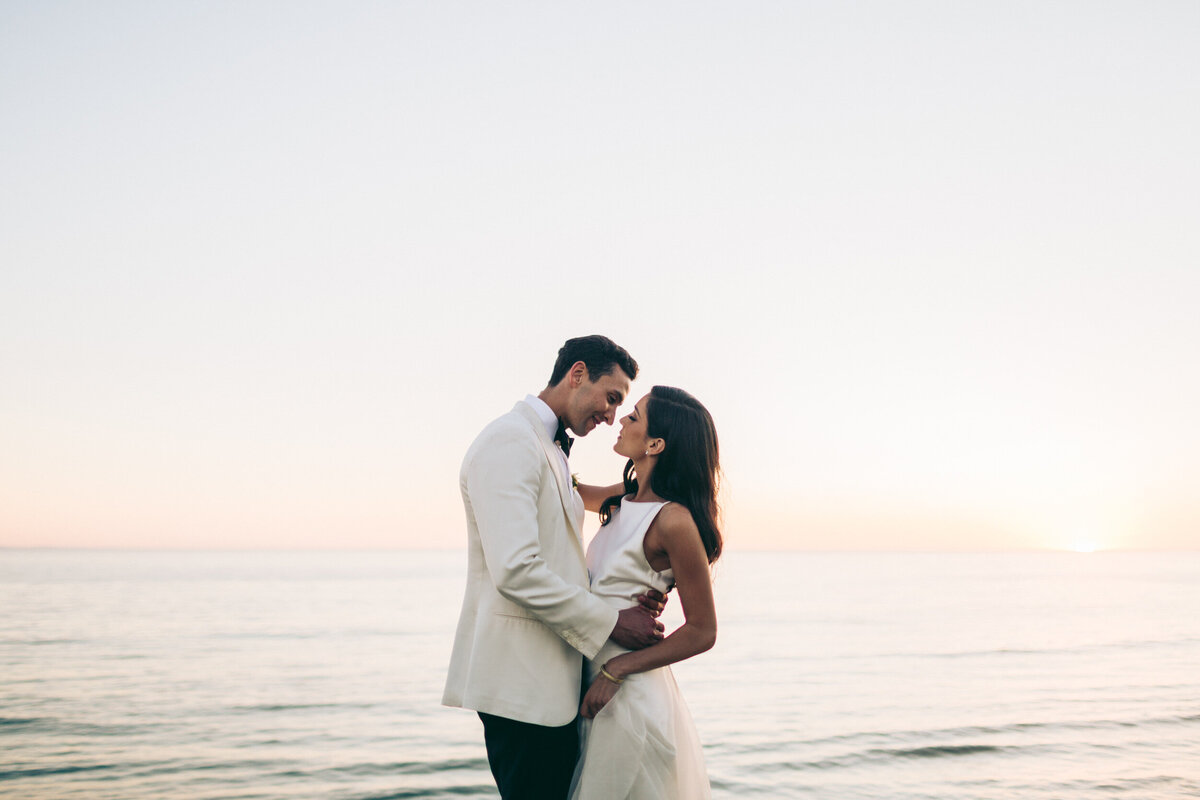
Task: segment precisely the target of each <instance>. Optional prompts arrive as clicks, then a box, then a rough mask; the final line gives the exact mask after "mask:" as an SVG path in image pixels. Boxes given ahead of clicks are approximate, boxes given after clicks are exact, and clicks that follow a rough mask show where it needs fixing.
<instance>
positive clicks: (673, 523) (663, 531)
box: [654, 503, 700, 549]
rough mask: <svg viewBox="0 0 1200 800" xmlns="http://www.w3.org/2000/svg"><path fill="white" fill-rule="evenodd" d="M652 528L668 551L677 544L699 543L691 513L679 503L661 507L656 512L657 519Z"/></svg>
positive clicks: (698, 534) (698, 530) (697, 529)
mask: <svg viewBox="0 0 1200 800" xmlns="http://www.w3.org/2000/svg"><path fill="white" fill-rule="evenodd" d="M654 527H655V529H656V532H657V533H658V535H659V536H660V537H661V539H660V540H661V541H662V542H663V544H664V545H665V546H666V547H667V548H668V549H670V547H671V545H672V544H675V543H677V542H679V543H681V542H685V541H686V542H699V541H700V529H699V528H697V527H696V521H695V520H693V519H692V512H690V511H688V510H687V506H684V505H680V504H679V503H667V504H666V505H665V506H663V508H662V510H661V511H659V512H658V518H657V519H655V520H654Z"/></svg>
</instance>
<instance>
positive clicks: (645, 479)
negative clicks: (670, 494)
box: [633, 458, 662, 503]
mask: <svg viewBox="0 0 1200 800" xmlns="http://www.w3.org/2000/svg"><path fill="white" fill-rule="evenodd" d="M641 462H642V463H640V464H639V463H638V462H637V461H634V462H633V470H634V473H635V474H636V475H637V482H638V490H637V494H635V495H634V496H633V502H635V503H656V502H658V501H659V500H662V498H661V497H659V496H658V495H656V494H655V493H654V490H653V489H651V488H650V473H652V472H654V466H653V465H652V464H651V463H650V459H649V458H643V459H641Z"/></svg>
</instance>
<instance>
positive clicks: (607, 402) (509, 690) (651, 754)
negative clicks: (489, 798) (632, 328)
mask: <svg viewBox="0 0 1200 800" xmlns="http://www.w3.org/2000/svg"><path fill="white" fill-rule="evenodd" d="M637 372H638V365H637V362H636V361H634V360H633V358H632V357H631V356H630V355H629V353H628V352H626V351H625V350H624V348H622V347H620V346H619V345H617V344H616V343H614V342H613V341H612V340H610V339H608V338H606V337H603V336H585V337H581V338H577V339H570V340H568V341H567V342H566V344H564V345H563V346H562V348H561V349H560V350H559V351H558V358H557V360H556V361H555V364H554V370H553V372H552V374H551V376H550V382H549V384H547V386H546V388H545V389H543V390H542V391H541V392H540V393H539V394H538V395H537V396H536V397H535V396H533V395H530V396H528V397H526V398H525V399H524V400H522V401H520V402H519V403H517V404H516V406H515V407H514V408H513V410H512V411H510V412H509V413H507V414H505V415H504V416H502V417H500V418H499V419H497V420H495V421H493V422H492V423H491V424H489V425H488V426H487V427H486V428H484V429H483V432H482V433H480V434H479V436H478V437H477V438H476V439H475V442H474V443H473V444H472V445H471V447H470V449H468V451H467V454H466V457H465V458H464V459H463V465H462V471H461V473H460V475H459V487H460V489H461V491H462V498H463V505H464V507H465V509H466V515H467V539H468V559H467V564H468V576H467V590H466V596H465V598H464V600H463V608H462V615H461V617H460V618H459V623H458V632H457V634H456V636H455V641H454V650H453V654H452V656H451V661H450V674H449V677H448V679H447V681H446V691H445V695H444V696H443V698H442V702H443V703H445V704H446V705H450V706H460V707H463V708H469V709H473V710H475V711H477V712H478V713H479V718H480V719H481V720H482V722H483V731H484V742H485V744H486V746H487V753H488V763H489V764H490V766H491V769H492V775H493V776H494V777H495V779H496V784H497V786H498V787H499V789H500V795H501V797H502V798H503V799H504V800H542V799H543V798H545V800H566V798H571V799H572V800H619V799H620V798H637V799H639V800H641V799H643V798H644V799H645V800H651V799H653V800H660V799H661V798H681V799H682V798H686V799H687V800H691V799H692V798H705V797H709V796H710V791H709V784H708V777H707V775H706V773H705V769H704V761H703V756H702V754H701V749H700V742H699V740H698V738H697V735H696V730H695V726H694V725H693V723H692V720H691V716H690V714H689V713H688V710H687V707H686V705H685V704H684V702H683V698H682V697H681V696H680V693H679V689H678V687H677V686H676V684H675V679H674V677H673V676H672V674H671V670H670V668H669V667H668V665H670V664H673V663H675V662H676V661H682V660H683V659H685V658H689V657H691V656H693V655H696V654H697V653H701V652H703V651H705V650H707V649H709V648H710V647H712V645H713V642H714V641H715V640H716V634H717V620H716V611H715V608H714V603H713V593H712V583H711V579H710V572H709V568H710V566H711V564H712V563H713V561H715V560H716V558H717V557H718V556H719V555H720V552H721V533H720V530H719V529H718V527H717V513H718V509H717V501H716V481H717V474H718V469H719V466H718V449H717V434H716V429H715V428H714V427H713V422H712V418H711V417H710V416H709V413H708V411H707V410H706V409H705V408H704V406H702V405H701V404H700V403H699V402H698V401H697V400H696V399H695V398H694V397H692V396H691V395H690V394H688V393H687V392H684V391H682V390H681V389H674V388H670V387H665V386H655V387H654V388H652V389H651V390H650V393H649V394H647V395H646V396H644V397H642V398H641V399H640V400H638V401H637V403H635V404H634V406H633V407H632V409H631V410H630V411H629V413H628V414H627V415H625V416H623V417H621V419H620V425H621V429H620V434H619V435H618V437H617V442H616V444H615V445H614V446H613V449H614V450H615V451H616V452H617V453H618V454H619V455H623V456H625V457H626V458H628V459H629V461H628V463H627V464H626V466H625V471H624V476H623V478H624V479H623V481H622V482H621V483H615V484H613V485H611V486H592V485H585V484H578V485H573V484H575V481H574V479H573V478H572V476H571V470H570V467H569V461H568V457H569V453H570V449H571V443H572V441H573V440H572V439H571V437H570V436H569V435H568V434H567V430H571V431H573V432H574V433H575V434H576V435H578V436H586V435H587V434H588V433H589V432H590V431H591V430H592V429H593V428H595V427H596V426H597V425H599V424H600V423H602V422H603V423H607V424H609V425H612V424H613V422H614V421H615V420H616V416H617V408H618V407H619V406H621V405H622V403H623V402H624V401H625V399H626V396H627V395H628V394H629V388H630V383H631V382H632V381H633V379H634V378H636V377H637ZM585 509H586V510H588V511H594V512H597V513H598V514H599V518H600V529H599V531H598V532H597V533H596V535H595V536H594V537H593V538H592V541H591V544H590V545H589V546H588V548H587V551H586V554H585V551H584V547H583V520H584V511H585ZM672 588H674V589H675V591H676V594H677V595H678V597H679V602H680V603H681V604H682V606H683V613H684V616H685V619H686V621H685V622H684V624H683V625H682V626H680V627H679V628H678V629H677V630H675V631H674V632H672V633H671V634H670V635H669V636H666V637H664V636H663V631H662V624H661V623H660V622H658V620H657V619H656V618H657V616H658V614H659V613H660V612H661V611H662V608H663V604H664V603H665V602H666V594H667V592H669V591H670V590H671V589H672ZM585 662H586V663H585ZM581 681H582V684H581ZM581 696H582V700H581ZM581 717H582V719H580V718H581Z"/></svg>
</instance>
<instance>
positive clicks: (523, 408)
mask: <svg viewBox="0 0 1200 800" xmlns="http://www.w3.org/2000/svg"><path fill="white" fill-rule="evenodd" d="M515 410H516V411H518V412H519V413H520V414H521V415H522V416H523V417H524V418H525V420H526V422H528V423H529V424H530V426H531V427H532V428H533V431H534V434H535V435H536V436H537V439H538V443H539V444H541V446H542V452H543V453H545V455H546V460H547V461H548V462H549V463H550V471H551V472H553V473H554V482H555V483H556V484H558V500H559V503H561V504H562V510H563V516H564V517H566V520H567V529H568V530H570V531H571V533H572V534H573V536H572V537H571V538H572V539H574V540H575V543H576V544H577V545H578V546H579V549H580V555H582V553H583V534H581V533H580V531H579V527H578V524H577V523H576V520H575V499H574V497H573V496H572V491H571V476H570V475H568V474H567V473H566V470H565V468H564V466H563V459H562V456H561V455H560V453H561V452H562V451H561V450H560V449H559V447H558V445H556V444H555V443H554V442H553V441H551V439H550V435H549V434H548V433H546V428H545V427H544V426H543V425H542V421H541V419H539V418H538V415H537V412H536V411H534V410H533V409H532V408H530V407H529V404H528V403H526V402H524V401H521V402H519V403H517V407H516V409H515Z"/></svg>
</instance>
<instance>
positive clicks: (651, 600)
mask: <svg viewBox="0 0 1200 800" xmlns="http://www.w3.org/2000/svg"><path fill="white" fill-rule="evenodd" d="M637 601H638V602H639V603H641V604H642V608H644V609H646V610H647V611H649V612H650V613H651V614H653V615H654V616H656V617H657V616H658V615H659V614H661V613H662V612H663V609H664V608H666V607H667V596H666V595H665V594H663V593H662V592H660V591H658V590H657V589H647V590H646V593H645V594H639V595H638V598H637Z"/></svg>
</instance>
